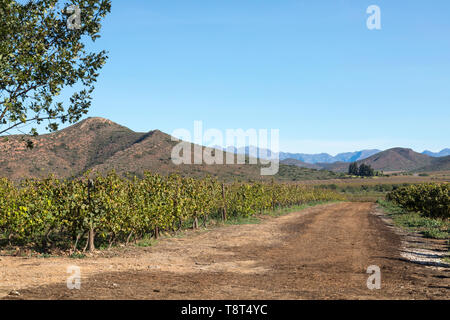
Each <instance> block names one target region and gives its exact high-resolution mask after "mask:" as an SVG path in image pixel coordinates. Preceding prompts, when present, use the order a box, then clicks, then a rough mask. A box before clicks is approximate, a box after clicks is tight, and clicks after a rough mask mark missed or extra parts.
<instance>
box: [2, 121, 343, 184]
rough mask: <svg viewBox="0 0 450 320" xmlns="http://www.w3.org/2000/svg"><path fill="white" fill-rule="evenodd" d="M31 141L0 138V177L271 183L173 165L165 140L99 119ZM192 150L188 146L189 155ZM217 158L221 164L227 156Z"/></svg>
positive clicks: (306, 174)
mask: <svg viewBox="0 0 450 320" xmlns="http://www.w3.org/2000/svg"><path fill="white" fill-rule="evenodd" d="M31 139H32V142H33V145H34V147H33V148H32V149H27V146H26V144H25V143H24V142H23V141H22V136H19V135H13V136H8V137H5V136H4V137H0V177H7V178H10V179H12V180H16V181H17V180H21V179H24V178H41V177H46V176H48V175H49V174H54V175H55V176H56V177H58V178H68V177H73V176H75V177H76V176H80V175H82V174H84V173H85V172H86V171H88V170H90V171H92V172H100V173H106V172H109V171H111V170H115V171H116V172H117V173H119V174H122V175H126V174H132V175H136V176H142V174H143V173H144V172H145V171H150V172H153V173H160V174H164V175H168V174H171V173H178V174H181V175H183V176H195V177H201V176H212V177H217V178H219V179H221V180H234V179H239V180H260V179H267V180H270V179H272V176H265V177H262V176H261V167H262V165H260V164H257V165H249V164H229V165H207V164H198V165H189V164H181V165H175V164H174V163H173V162H172V160H171V153H172V149H173V147H174V146H175V145H176V144H178V142H177V141H173V140H172V137H171V136H170V135H168V134H166V133H164V132H161V131H159V130H152V131H149V132H134V131H132V130H130V129H128V128H126V127H124V126H121V125H119V124H117V123H114V122H112V121H110V120H108V119H104V118H87V119H85V120H83V121H80V122H78V123H76V124H74V125H72V126H69V127H67V128H65V129H62V130H60V131H57V132H53V133H49V134H43V135H39V136H37V137H32V138H31ZM192 146H193V144H190V147H191V149H192ZM203 148H204V147H203ZM216 151H217V152H221V151H219V150H216ZM222 152H224V151H222ZM223 156H224V159H226V156H227V152H224V155H223ZM231 156H232V157H235V155H234V154H233V155H231ZM247 160H248V158H247ZM264 167H268V165H264ZM335 177H336V174H335V173H333V172H329V171H317V170H311V169H307V168H301V167H297V166H288V165H280V170H279V173H278V174H277V175H275V176H274V178H275V179H277V180H288V181H292V180H307V179H327V178H335Z"/></svg>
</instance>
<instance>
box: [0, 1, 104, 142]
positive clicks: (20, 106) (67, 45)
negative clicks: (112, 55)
mask: <svg viewBox="0 0 450 320" xmlns="http://www.w3.org/2000/svg"><path fill="white" fill-rule="evenodd" d="M72 5H74V6H78V8H79V9H80V11H79V12H80V17H79V18H80V21H81V24H80V26H79V28H75V29H74V28H68V23H67V20H68V18H69V17H70V16H71V13H69V11H68V10H67V8H68V7H69V6H72ZM110 10H111V1H110V0H70V1H65V2H64V3H63V2H62V1H59V0H34V1H26V2H25V1H22V2H21V3H19V2H17V1H13V0H0V16H1V19H0V134H4V133H7V132H8V131H10V130H11V129H13V128H15V129H20V128H21V127H22V126H23V125H25V124H28V123H33V128H32V129H31V130H30V132H29V134H32V135H37V128H36V125H39V124H40V123H42V122H43V121H46V124H47V126H46V129H47V130H49V131H55V130H57V129H58V124H59V123H66V122H68V123H74V122H77V121H78V120H79V119H80V118H81V117H82V116H83V114H86V113H87V111H88V109H89V107H90V104H91V100H92V97H91V94H92V92H93V90H94V84H95V82H96V80H97V77H98V75H99V74H98V72H99V70H100V69H101V68H102V67H103V65H104V64H105V62H106V60H107V54H106V52H105V51H100V52H97V53H96V52H91V51H90V50H89V49H87V47H86V44H87V43H88V42H91V41H95V40H96V39H97V38H99V37H100V35H99V32H100V29H101V21H102V19H103V18H104V17H105V16H106V15H107V14H108V13H109V12H110ZM65 88H71V90H73V92H72V95H71V97H70V99H67V100H69V101H66V102H67V103H64V102H63V101H57V100H56V97H57V96H58V95H59V94H60V93H61V92H62V90H63V89H65Z"/></svg>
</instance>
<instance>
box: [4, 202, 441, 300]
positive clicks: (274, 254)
mask: <svg viewBox="0 0 450 320" xmlns="http://www.w3.org/2000/svg"><path fill="white" fill-rule="evenodd" d="M402 241H403V236H402V235H399V234H397V233H396V232H394V230H393V228H392V227H391V226H388V225H387V224H386V221H384V220H382V219H381V218H380V216H379V213H378V214H377V213H376V210H375V205H374V204H371V203H337V204H327V205H322V206H317V207H312V208H309V209H306V210H303V211H301V212H298V213H291V214H288V215H285V216H282V217H278V218H266V219H264V221H263V222H262V223H261V224H258V225H239V226H226V227H220V228H216V229H214V230H211V231H207V232H204V231H203V232H201V231H199V232H191V233H189V234H188V235H186V236H184V237H183V238H168V239H163V240H161V241H160V242H159V243H158V244H157V245H155V246H153V247H149V248H134V247H128V248H123V249H122V250H118V249H115V250H112V251H109V252H106V253H103V255H104V256H103V257H102V256H99V257H96V258H85V259H80V260H74V259H65V258H46V259H43V258H28V259H27V258H18V257H1V261H0V297H6V298H14V297H12V296H8V293H9V292H11V290H17V291H18V292H19V293H20V296H18V297H16V298H24V299H450V270H449V269H448V268H432V267H428V266H423V265H420V264H417V263H414V262H411V261H407V260H406V259H404V258H402V256H401V251H402ZM437 245H439V243H438V244H437ZM70 265H77V266H79V267H80V268H81V273H82V274H81V276H82V283H81V289H80V290H68V289H67V287H66V279H67V277H68V276H69V274H67V269H66V268H67V266H70ZM370 265H377V266H379V267H380V268H381V289H380V290H369V289H368V288H367V286H366V281H367V278H368V276H369V275H368V274H367V273H366V270H367V267H368V266H370Z"/></svg>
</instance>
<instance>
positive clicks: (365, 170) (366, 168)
mask: <svg viewBox="0 0 450 320" xmlns="http://www.w3.org/2000/svg"><path fill="white" fill-rule="evenodd" d="M374 175H375V170H373V169H372V167H371V166H370V165H367V164H364V163H363V164H361V165H360V166H359V176H361V177H373V176H374Z"/></svg>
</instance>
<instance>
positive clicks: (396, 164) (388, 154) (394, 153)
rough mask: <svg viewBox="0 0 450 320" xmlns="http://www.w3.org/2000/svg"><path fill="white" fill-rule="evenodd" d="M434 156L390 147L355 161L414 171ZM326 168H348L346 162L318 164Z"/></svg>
mask: <svg viewBox="0 0 450 320" xmlns="http://www.w3.org/2000/svg"><path fill="white" fill-rule="evenodd" d="M433 160H434V158H432V157H430V156H427V155H425V154H421V153H417V152H415V151H413V150H412V149H407V148H392V149H388V150H385V151H382V152H379V153H377V154H375V155H372V156H370V157H368V158H366V159H363V160H358V161H357V163H358V164H361V163H365V164H368V165H370V166H371V167H372V168H374V169H375V170H382V171H414V170H418V169H420V168H422V167H425V166H430V165H432V164H433ZM318 165H320V166H321V167H322V168H324V169H327V170H333V171H337V172H345V171H347V170H348V165H349V164H348V163H344V162H336V163H333V164H318Z"/></svg>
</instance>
